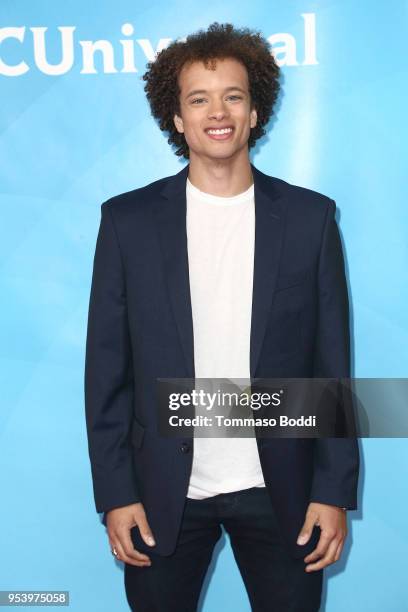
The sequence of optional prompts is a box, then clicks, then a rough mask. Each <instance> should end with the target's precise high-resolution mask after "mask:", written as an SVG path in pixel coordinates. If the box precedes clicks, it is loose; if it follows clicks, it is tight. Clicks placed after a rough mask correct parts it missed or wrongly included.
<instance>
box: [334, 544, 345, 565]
mask: <svg viewBox="0 0 408 612" xmlns="http://www.w3.org/2000/svg"><path fill="white" fill-rule="evenodd" d="M343 546H344V540H342V541H341V542H340V544H339V545H338V547H337V550H336V554H335V556H334V560H335V561H338V560H339V559H340V555H341V551H342V550H343Z"/></svg>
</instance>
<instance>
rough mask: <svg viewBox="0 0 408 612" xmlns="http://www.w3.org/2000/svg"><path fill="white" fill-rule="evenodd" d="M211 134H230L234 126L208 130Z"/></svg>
mask: <svg viewBox="0 0 408 612" xmlns="http://www.w3.org/2000/svg"><path fill="white" fill-rule="evenodd" d="M207 132H208V133H209V134H228V133H229V132H232V128H225V129H223V130H207Z"/></svg>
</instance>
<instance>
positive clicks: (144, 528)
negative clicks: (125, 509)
mask: <svg viewBox="0 0 408 612" xmlns="http://www.w3.org/2000/svg"><path fill="white" fill-rule="evenodd" d="M137 526H138V528H139V531H140V535H141V537H142V539H143V540H144V542H145V543H146V544H147V545H148V546H155V544H156V542H155V541H154V537H153V533H152V530H151V529H150V526H149V523H148V522H147V518H146V514H145V513H144V512H141V513H140V514H139V516H138V520H137Z"/></svg>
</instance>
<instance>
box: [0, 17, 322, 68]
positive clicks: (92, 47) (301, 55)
mask: <svg viewBox="0 0 408 612" xmlns="http://www.w3.org/2000/svg"><path fill="white" fill-rule="evenodd" d="M301 17H302V19H303V41H302V44H298V42H297V41H296V39H295V37H294V36H293V35H292V34H289V33H285V32H284V33H279V34H271V35H270V36H267V37H266V38H267V40H268V42H269V43H270V44H271V47H272V53H273V55H274V57H275V59H276V61H277V63H278V65H279V66H299V65H302V66H312V65H316V64H317V63H318V61H317V57H316V15H315V13H302V14H301ZM57 29H58V30H59V32H60V37H59V38H60V42H59V48H58V56H59V58H61V59H60V61H59V62H58V63H55V64H54V63H50V62H49V61H48V56H49V52H48V51H49V50H48V49H47V30H48V28H46V27H31V28H26V26H21V27H5V28H0V75H3V76H7V77H18V76H22V75H23V74H26V73H27V72H28V71H29V70H31V69H32V68H34V67H35V68H37V70H39V71H40V72H42V73H44V74H46V75H50V76H61V75H63V74H66V73H67V72H69V71H70V70H71V69H72V68H73V66H74V63H75V59H76V53H79V54H80V58H81V66H82V67H81V70H80V74H98V70H97V69H96V68H95V54H99V55H100V57H101V59H102V70H101V71H99V72H102V73H105V74H113V73H117V72H119V73H132V72H133V73H134V72H139V70H138V68H137V67H136V63H135V50H136V48H137V47H136V45H138V47H139V48H140V49H141V50H142V52H143V53H144V55H145V57H146V59H147V61H154V59H155V56H156V54H157V53H159V51H161V50H162V49H164V48H166V47H167V46H168V45H169V44H170V42H171V41H172V39H171V38H161V39H160V40H159V43H158V45H157V47H156V50H154V49H153V46H152V44H151V42H150V40H149V39H147V38H139V39H135V40H134V39H133V38H131V37H132V36H133V35H134V27H133V25H132V24H131V23H124V24H123V25H122V27H121V33H122V36H124V37H126V38H121V39H120V40H119V43H120V45H121V48H120V51H117V50H115V47H114V45H113V44H112V43H111V42H110V41H109V40H105V39H101V40H95V41H92V40H78V41H77V40H76V38H75V30H76V26H59V27H57ZM27 30H30V32H31V33H30V34H28V32H27ZM28 36H30V38H31V41H32V50H33V61H32V62H30V61H29V60H28V58H24V57H21V58H19V61H18V62H16V61H15V59H14V61H11V59H10V58H6V57H5V54H4V48H3V52H2V44H3V45H4V44H6V45H9V48H10V46H11V45H12V48H13V49H14V54H15V53H16V54H17V56H18V55H19V51H18V47H17V52H16V51H15V49H16V47H15V45H16V41H17V45H18V43H20V44H22V43H26V40H27V37H28ZM178 40H180V41H184V40H185V38H180V39H178ZM8 41H11V42H8ZM78 45H79V47H80V49H78ZM6 55H7V54H6ZM13 58H14V55H13ZM26 59H27V61H25V60H26Z"/></svg>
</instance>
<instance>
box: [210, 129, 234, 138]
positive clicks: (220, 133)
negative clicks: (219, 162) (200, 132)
mask: <svg viewBox="0 0 408 612" xmlns="http://www.w3.org/2000/svg"><path fill="white" fill-rule="evenodd" d="M232 132H233V128H232V127H230V128H220V129H216V128H210V129H209V130H206V133H207V134H208V136H209V137H210V138H211V139H212V140H228V139H229V138H230V137H231V134H232Z"/></svg>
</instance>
